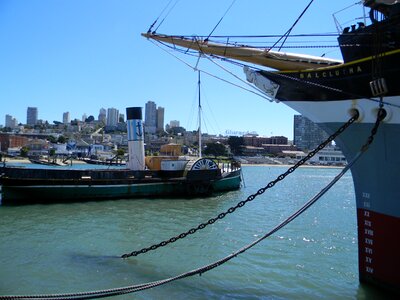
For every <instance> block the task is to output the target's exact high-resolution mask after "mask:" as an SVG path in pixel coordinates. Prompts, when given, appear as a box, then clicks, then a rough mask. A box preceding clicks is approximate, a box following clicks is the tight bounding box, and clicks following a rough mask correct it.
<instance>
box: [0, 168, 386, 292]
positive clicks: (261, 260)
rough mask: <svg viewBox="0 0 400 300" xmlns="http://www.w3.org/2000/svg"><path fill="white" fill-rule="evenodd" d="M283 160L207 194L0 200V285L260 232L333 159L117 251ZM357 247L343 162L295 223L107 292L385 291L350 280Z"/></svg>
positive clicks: (138, 262)
mask: <svg viewBox="0 0 400 300" xmlns="http://www.w3.org/2000/svg"><path fill="white" fill-rule="evenodd" d="M284 171H285V168H283V167H263V166H251V167H244V168H243V173H244V181H245V184H246V186H245V187H243V188H242V189H241V190H239V191H235V192H230V193H227V194H224V195H219V196H216V197H211V198H205V199H191V200H185V199H139V200H124V199H121V200H118V201H101V202H87V203H74V204H53V205H27V206H0V297H1V295H10V294H12V295H15V294H48V293H67V292H82V291H89V290H100V289H108V288H115V287H121V286H128V285H133V284H139V283H145V282H150V281H155V280H160V279H164V278H168V277H171V276H176V275H178V274H180V273H184V272H187V271H189V270H192V269H195V268H198V267H201V266H203V265H205V264H208V263H210V262H213V261H215V260H218V259H220V258H222V257H225V256H227V255H229V254H231V253H232V252H234V251H236V250H237V249H239V248H241V247H243V246H245V245H247V244H248V243H250V242H252V241H253V240H255V239H257V238H258V237H260V236H262V235H263V234H264V233H266V232H267V231H269V229H271V228H272V227H273V226H275V225H276V224H278V223H279V222H281V221H282V220H284V219H285V218H286V217H287V216H288V215H289V214H290V213H292V212H294V211H295V210H296V209H297V208H298V207H300V206H301V205H302V204H303V203H304V202H305V201H307V200H308V199H309V198H311V197H312V196H313V195H314V194H316V193H317V192H318V191H319V190H320V189H321V188H322V187H323V186H324V184H326V183H327V182H329V180H331V179H332V178H333V177H334V176H335V175H336V174H337V173H338V172H339V169H326V168H301V169H299V170H298V171H296V172H295V173H293V174H292V175H290V176H289V177H288V178H287V179H286V180H284V181H283V182H281V183H278V184H277V185H276V186H275V187H274V188H273V189H271V190H268V191H267V192H266V193H265V194H263V195H262V196H259V197H257V198H256V199H255V200H254V201H252V202H250V203H248V204H247V205H245V206H244V207H242V208H240V209H238V210H237V211H235V212H234V213H233V214H229V215H228V216H227V217H225V218H224V219H223V220H220V221H218V222H216V223H215V224H213V225H210V226H208V227H206V228H205V229H203V230H201V231H199V232H197V233H196V234H194V235H191V236H189V237H187V238H185V239H183V240H179V241H177V242H175V243H174V244H171V245H168V246H166V247H164V248H160V249H157V250H155V251H152V252H148V253H146V254H143V255H140V256H138V257H135V258H129V259H120V258H118V256H120V255H121V254H123V253H126V252H131V251H133V250H139V249H141V248H143V247H148V246H150V245H152V244H154V243H159V242H160V241H162V240H167V239H169V238H170V237H172V236H176V235H178V234H179V233H181V232H185V231H187V230H188V229H190V228H192V227H197V225H198V224H200V223H203V222H205V221H207V220H208V219H210V218H212V217H216V216H217V215H218V214H219V213H221V212H224V211H226V210H227V209H228V208H229V207H231V206H234V205H236V203H237V202H238V201H240V200H244V199H246V198H247V196H248V195H249V194H252V193H254V192H256V191H257V190H258V189H259V188H260V187H262V186H265V185H266V184H267V183H268V182H269V181H270V180H272V179H274V178H275V177H276V176H277V175H279V174H281V173H282V172H284ZM55 196H56V195H55ZM357 259H358V258H357V235H356V208H355V198H354V189H353V183H352V178H351V174H350V173H349V174H346V175H345V176H344V177H343V178H342V179H341V180H340V181H339V182H338V183H337V185H335V186H334V187H333V188H332V189H331V190H330V191H329V192H328V193H327V194H326V195H325V196H324V197H323V198H322V199H321V200H320V201H319V202H317V203H316V204H315V205H314V206H313V207H312V208H311V209H309V210H308V211H307V212H306V213H304V214H303V215H302V216H300V217H299V218H298V219H296V220H295V221H293V223H291V224H289V225H288V226H287V227H285V228H284V229H282V230H280V231H279V232H278V233H276V234H274V235H273V236H272V237H270V238H268V239H266V240H265V241H263V242H262V243H260V244H258V245H256V246H255V247H254V248H252V249H250V250H248V251H247V252H245V253H244V254H242V255H239V256H238V257H236V258H234V259H233V260H231V261H229V262H227V263H226V264H224V265H222V266H219V267H217V268H216V269H213V270H211V271H209V272H207V273H204V274H203V275H202V276H198V275H196V276H193V277H189V278H185V279H182V280H179V281H175V282H172V283H169V284H166V285H163V286H160V287H156V288H154V289H150V290H146V291H141V292H137V293H134V294H129V295H123V296H117V297H114V299H132V298H135V299H372V298H373V299H379V298H380V297H381V298H382V299H384V298H385V297H384V295H382V294H380V293H379V292H378V291H375V290H372V289H370V288H367V287H365V286H360V284H359V282H358V262H357Z"/></svg>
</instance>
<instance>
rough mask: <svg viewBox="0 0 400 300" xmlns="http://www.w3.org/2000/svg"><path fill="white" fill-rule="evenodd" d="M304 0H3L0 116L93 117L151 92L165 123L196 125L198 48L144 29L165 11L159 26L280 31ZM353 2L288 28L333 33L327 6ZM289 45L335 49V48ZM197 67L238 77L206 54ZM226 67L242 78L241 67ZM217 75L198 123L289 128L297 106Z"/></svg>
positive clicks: (321, 5)
mask: <svg viewBox="0 0 400 300" xmlns="http://www.w3.org/2000/svg"><path fill="white" fill-rule="evenodd" d="M309 2H310V0H287V1H272V0H252V1H250V0H236V1H232V0H202V1H198V0H180V1H177V2H176V5H175V6H173V7H172V4H174V3H175V1H172V2H170V0H153V1H142V0H112V1H111V0H107V1H106V0H0V39H1V42H0V45H1V46H0V125H4V123H5V115H6V114H9V115H12V116H13V117H15V118H16V119H17V120H18V122H21V123H26V111H27V107H28V106H33V107H37V108H38V113H39V115H38V117H39V119H42V120H47V121H49V122H50V123H52V122H53V121H62V114H63V113H64V112H67V111H68V112H70V115H71V119H75V118H77V119H81V118H82V115H84V114H86V115H87V116H90V115H93V116H94V117H95V118H96V119H97V117H98V114H99V110H100V108H106V109H107V108H111V107H113V108H117V109H119V110H120V112H121V113H125V109H126V107H132V106H140V107H143V108H144V107H145V104H146V102H147V101H154V102H155V103H156V104H157V106H162V107H164V108H165V123H166V124H167V123H169V121H171V120H179V121H180V125H181V126H183V127H185V128H186V129H187V130H194V129H196V128H197V126H198V117H197V105H198V103H197V102H198V83H197V77H198V73H197V72H196V71H195V70H194V69H193V68H191V67H189V66H188V65H187V63H188V64H190V65H191V66H195V64H196V61H197V58H195V57H188V56H187V55H179V59H177V58H176V55H178V54H179V53H177V52H166V51H164V50H163V49H162V48H160V47H158V46H157V45H156V44H154V43H151V42H150V41H148V40H147V39H146V38H143V37H142V36H141V33H142V32H147V30H148V29H149V27H150V25H151V24H152V23H153V22H154V21H155V20H156V19H157V17H159V16H160V15H161V16H160V18H159V20H158V21H159V23H158V24H157V25H156V27H157V26H158V25H159V24H160V22H161V21H162V22H161V24H160V26H159V27H157V33H164V34H171V35H203V36H207V35H209V34H210V33H211V32H212V31H213V28H214V27H215V26H216V25H217V24H218V22H219V21H220V19H221V18H222V17H223V18H222V20H221V22H220V23H219V24H218V26H217V27H216V28H215V30H214V32H213V35H269V34H275V35H281V34H284V33H285V32H286V31H287V30H288V29H289V28H290V27H291V26H292V25H293V23H294V22H295V21H296V19H297V18H298V16H299V15H300V14H301V12H302V11H303V10H304V8H305V7H306V6H307V5H308V4H309ZM355 2H356V1H354V0H335V1H327V0H315V1H314V2H313V3H312V5H311V6H310V8H309V9H308V10H307V12H306V13H305V14H304V16H303V17H302V18H301V19H300V20H299V22H298V23H297V24H296V26H295V27H294V29H293V31H292V34H299V33H308V34H310V33H337V30H336V27H335V23H334V19H333V17H332V14H333V13H335V12H339V11H340V10H342V9H344V8H346V7H349V6H352V5H353V4H354V3H355ZM169 3H171V5H170V6H167V5H168V4H169ZM232 3H233V5H232ZM231 5H232V6H231ZM165 7H168V8H167V9H166V10H164V8H165ZM170 8H172V9H170ZM289 8H290V9H289ZM354 11H356V12H357V14H358V15H359V14H361V13H362V8H361V7H360V6H357V7H351V8H350V9H347V10H345V11H344V12H340V14H338V16H337V17H338V18H341V19H340V21H341V22H342V23H345V22H350V21H354V15H352V13H353V12H354ZM353 23H356V21H355V22H353ZM156 27H154V28H156ZM331 40H335V38H331ZM285 51H288V52H300V53H306V54H312V55H317V56H320V55H323V54H325V55H326V56H327V57H332V58H337V59H340V58H341V56H340V53H339V51H338V49H337V48H328V49H320V48H313V49H295V50H290V51H289V50H285ZM171 54H173V55H171ZM182 59H184V60H185V62H186V63H182V61H181V60H182ZM218 64H223V63H222V62H218ZM198 68H199V69H201V70H204V71H207V72H209V73H212V74H213V75H214V76H216V77H218V78H223V79H224V80H227V81H234V82H236V83H237V80H236V79H235V78H234V77H233V76H232V75H231V74H230V73H227V72H226V71H224V70H223V69H222V68H220V67H218V66H217V65H215V64H212V63H211V62H210V61H209V60H208V59H207V58H202V59H200V60H199V62H198ZM224 68H228V69H229V70H230V72H232V73H234V74H235V75H236V76H238V77H239V78H241V79H243V80H244V79H245V76H244V73H243V70H242V68H241V67H239V66H235V65H231V64H228V65H226V67H224ZM216 77H213V76H209V75H207V74H205V73H203V74H202V79H201V89H200V91H201V95H202V96H201V101H202V102H201V103H202V111H203V119H202V132H208V133H211V134H227V133H235V132H236V133H242V132H257V133H258V134H259V135H261V136H272V135H275V136H279V135H283V136H286V137H288V138H289V139H292V138H293V115H294V114H297V113H296V112H295V111H294V110H292V109H290V108H288V107H287V106H285V105H284V104H282V103H275V102H269V101H267V100H266V99H264V98H262V97H259V96H256V95H254V94H252V93H249V92H247V91H245V90H243V89H240V88H238V87H236V86H234V85H232V84H228V83H227V82H226V81H222V80H220V79H217V78H216ZM239 84H241V83H240V81H239ZM241 85H243V84H241ZM143 115H144V111H143Z"/></svg>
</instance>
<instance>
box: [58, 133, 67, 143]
mask: <svg viewBox="0 0 400 300" xmlns="http://www.w3.org/2000/svg"><path fill="white" fill-rule="evenodd" d="M66 141H67V139H66V138H65V136H63V135H60V136H59V137H58V140H57V143H60V144H64V143H65V142H66Z"/></svg>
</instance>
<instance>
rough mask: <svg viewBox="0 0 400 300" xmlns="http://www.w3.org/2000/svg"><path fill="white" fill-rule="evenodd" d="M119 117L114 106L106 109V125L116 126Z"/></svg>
mask: <svg viewBox="0 0 400 300" xmlns="http://www.w3.org/2000/svg"><path fill="white" fill-rule="evenodd" d="M118 119H119V111H118V109H116V108H109V109H107V123H106V124H107V126H117V124H118V121H119V120H118Z"/></svg>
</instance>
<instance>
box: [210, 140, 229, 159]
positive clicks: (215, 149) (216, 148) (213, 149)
mask: <svg viewBox="0 0 400 300" xmlns="http://www.w3.org/2000/svg"><path fill="white" fill-rule="evenodd" d="M204 154H205V155H214V156H225V155H227V151H226V147H225V145H224V144H221V143H218V142H217V143H207V145H206V148H205V149H204Z"/></svg>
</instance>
